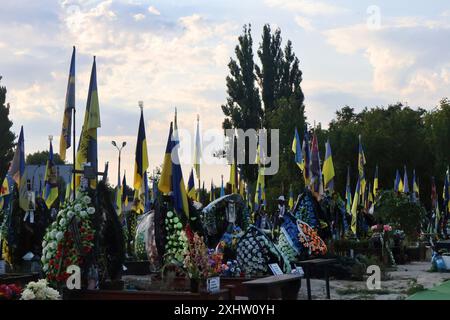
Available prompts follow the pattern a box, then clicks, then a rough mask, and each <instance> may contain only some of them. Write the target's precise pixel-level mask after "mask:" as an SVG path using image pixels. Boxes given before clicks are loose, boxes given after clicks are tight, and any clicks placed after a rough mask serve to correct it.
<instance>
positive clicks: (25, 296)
mask: <svg viewBox="0 0 450 320" xmlns="http://www.w3.org/2000/svg"><path fill="white" fill-rule="evenodd" d="M35 298H36V296H35V295H34V293H33V291H31V290H30V289H25V290H24V291H23V292H22V296H21V297H20V300H34V299H35Z"/></svg>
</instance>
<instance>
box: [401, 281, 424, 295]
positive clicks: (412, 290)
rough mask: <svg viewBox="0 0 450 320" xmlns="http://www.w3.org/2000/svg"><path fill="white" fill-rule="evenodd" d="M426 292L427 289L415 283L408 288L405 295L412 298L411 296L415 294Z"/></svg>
mask: <svg viewBox="0 0 450 320" xmlns="http://www.w3.org/2000/svg"><path fill="white" fill-rule="evenodd" d="M425 290H426V289H425V287H424V286H423V285H421V284H417V283H414V284H413V285H412V286H411V287H409V288H408V290H406V291H405V293H406V294H407V295H408V296H411V295H413V294H415V293H417V292H421V291H425Z"/></svg>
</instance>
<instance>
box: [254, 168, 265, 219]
mask: <svg viewBox="0 0 450 320" xmlns="http://www.w3.org/2000/svg"><path fill="white" fill-rule="evenodd" d="M261 201H262V202H263V205H266V187H265V179H264V167H260V168H259V169H258V180H257V181H256V192H255V209H256V210H258V209H259V205H260V203H261Z"/></svg>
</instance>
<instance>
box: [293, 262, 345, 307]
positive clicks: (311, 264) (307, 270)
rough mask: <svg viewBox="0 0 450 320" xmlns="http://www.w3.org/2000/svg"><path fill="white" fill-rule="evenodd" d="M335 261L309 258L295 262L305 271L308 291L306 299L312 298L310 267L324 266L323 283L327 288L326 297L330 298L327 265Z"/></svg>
mask: <svg viewBox="0 0 450 320" xmlns="http://www.w3.org/2000/svg"><path fill="white" fill-rule="evenodd" d="M335 262H336V259H311V260H304V261H299V262H297V265H299V266H301V267H302V268H303V270H304V272H305V278H306V289H307V291H308V300H312V296H311V268H315V267H319V266H321V267H324V272H325V285H326V290H327V299H330V298H331V297H330V278H329V275H328V266H329V265H330V264H333V263H335Z"/></svg>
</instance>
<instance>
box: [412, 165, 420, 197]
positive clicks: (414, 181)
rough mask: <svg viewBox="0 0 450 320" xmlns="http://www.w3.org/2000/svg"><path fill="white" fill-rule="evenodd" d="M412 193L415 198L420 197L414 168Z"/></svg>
mask: <svg viewBox="0 0 450 320" xmlns="http://www.w3.org/2000/svg"><path fill="white" fill-rule="evenodd" d="M413 193H415V194H416V196H417V198H419V197H420V190H419V181H418V180H417V178H416V170H414V172H413Z"/></svg>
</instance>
